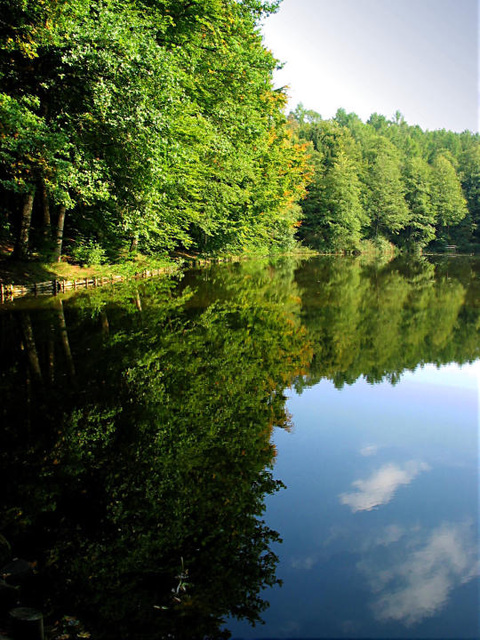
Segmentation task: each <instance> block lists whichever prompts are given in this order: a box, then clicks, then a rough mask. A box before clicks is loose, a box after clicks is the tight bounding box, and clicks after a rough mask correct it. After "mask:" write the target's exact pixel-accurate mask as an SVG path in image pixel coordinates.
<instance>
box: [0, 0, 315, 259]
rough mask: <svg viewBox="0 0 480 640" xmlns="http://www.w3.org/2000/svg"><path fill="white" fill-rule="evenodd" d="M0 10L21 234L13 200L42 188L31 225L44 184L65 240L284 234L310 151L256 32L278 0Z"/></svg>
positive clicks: (218, 244) (8, 171) (5, 118)
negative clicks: (63, 212) (286, 111)
mask: <svg viewBox="0 0 480 640" xmlns="http://www.w3.org/2000/svg"><path fill="white" fill-rule="evenodd" d="M3 5H5V16H6V19H5V22H3V19H2V24H3V27H0V36H1V37H2V38H3V41H2V43H3V44H5V45H6V46H5V47H3V49H2V53H1V54H0V79H1V80H2V90H3V91H4V93H3V94H2V103H1V106H0V116H1V119H0V138H1V139H2V141H3V142H2V148H1V149H0V188H1V189H3V193H4V194H5V195H6V196H7V198H10V199H11V205H10V203H9V207H8V209H7V210H6V212H5V213H4V214H3V215H4V217H5V218H6V221H10V222H11V226H12V228H13V229H14V230H16V231H17V233H20V230H21V229H23V231H25V226H29V225H30V221H29V220H27V219H26V218H23V219H21V218H20V216H19V213H18V208H17V202H16V200H15V197H14V195H13V194H16V193H22V194H25V193H36V194H37V195H36V196H35V202H34V208H33V217H32V222H31V224H32V225H33V227H34V228H35V229H39V228H41V227H42V226H44V225H46V224H47V225H48V224H49V222H48V216H47V215H46V214H45V205H44V204H42V202H41V201H40V198H39V197H38V194H39V193H44V192H45V193H46V196H47V201H48V202H49V203H50V205H51V209H52V214H53V215H52V221H53V225H55V224H56V217H57V213H58V206H60V205H61V206H66V207H67V209H68V215H67V217H66V230H65V233H66V235H67V237H69V238H71V239H72V240H74V241H75V240H76V239H77V236H78V237H85V238H99V239H100V242H101V243H102V245H103V246H105V248H106V249H108V251H109V252H110V253H111V254H113V253H115V252H118V251H119V250H120V248H121V247H123V246H124V245H125V244H126V243H128V242H129V241H135V242H136V243H137V244H138V247H139V249H140V250H142V251H144V252H147V253H148V252H156V251H161V252H165V251H173V250H175V249H179V248H180V249H185V248H193V249H196V250H201V251H220V250H222V249H224V248H226V247H233V246H235V247H236V248H237V249H240V250H241V249H242V247H247V246H249V245H250V244H252V242H253V243H257V244H260V243H261V244H262V246H264V247H269V246H270V245H273V246H278V245H282V244H283V243H284V242H285V238H288V240H287V241H286V242H287V245H288V244H289V243H290V242H291V238H292V237H293V232H294V226H293V225H294V224H295V223H296V218H295V215H294V214H295V212H296V209H295V206H294V205H295V202H296V201H297V200H298V199H299V198H300V197H301V196H302V195H303V189H304V183H305V179H306V175H305V166H304V165H305V158H304V154H303V151H302V150H301V148H299V147H298V145H297V144H296V143H295V141H294V140H293V139H292V137H291V135H290V134H289V132H288V130H287V122H286V118H285V117H284V115H283V113H282V111H283V106H284V103H285V96H284V95H283V94H282V93H279V92H276V91H274V90H273V84H272V74H273V70H274V69H275V67H276V65H277V62H276V60H275V59H274V58H273V56H272V54H271V53H270V52H269V51H267V50H266V49H265V47H264V46H263V44H262V39H261V36H260V33H259V30H258V25H259V20H260V19H263V18H264V17H265V16H266V15H268V14H269V13H271V12H272V11H274V10H275V9H276V7H277V6H278V3H277V2H263V1H260V0H249V1H248V2H247V1H243V2H236V1H235V0H207V1H206V2H201V3H200V2H180V3H179V2H172V1H170V0H156V1H155V2H146V1H145V2H144V1H142V0H127V1H123V0H107V1H105V2H91V1H90V0H82V1H80V2H77V1H75V2H74V1H73V0H66V1H65V2H62V3H58V2H56V0H44V1H42V2H41V3H39V4H38V3H35V2H30V1H28V2H24V3H22V4H20V5H19V3H17V2H16V1H15V0H3ZM39 186H40V187H41V188H40V189H38V187H39ZM56 207H57V208H56ZM59 233H60V235H61V233H62V232H61V231H60V232H59ZM54 235H57V236H58V233H54ZM32 237H34V236H32ZM22 241H23V243H24V244H25V243H27V244H28V242H29V239H28V233H24V237H23V239H22ZM38 248H39V249H41V247H38ZM27 252H28V251H27V248H24V251H23V253H25V254H26V253H27Z"/></svg>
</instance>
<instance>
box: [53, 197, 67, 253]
mask: <svg viewBox="0 0 480 640" xmlns="http://www.w3.org/2000/svg"><path fill="white" fill-rule="evenodd" d="M66 213H67V207H66V206H65V205H64V204H62V206H61V207H60V211H59V212H58V223H57V238H56V246H55V254H54V258H55V261H56V262H60V258H61V257H62V244H63V228H64V226H65V214H66Z"/></svg>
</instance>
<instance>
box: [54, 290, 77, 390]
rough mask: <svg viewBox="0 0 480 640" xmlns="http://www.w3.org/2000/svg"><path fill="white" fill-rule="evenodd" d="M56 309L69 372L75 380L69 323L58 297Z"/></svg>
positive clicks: (72, 379)
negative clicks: (68, 329)
mask: <svg viewBox="0 0 480 640" xmlns="http://www.w3.org/2000/svg"><path fill="white" fill-rule="evenodd" d="M56 310H57V318H58V324H59V325H60V338H61V341H62V346H63V352H64V354H65V360H66V361H67V368H68V373H69V376H70V379H71V381H72V382H74V381H75V365H74V363H73V356H72V352H71V350H70V342H69V340H68V331H67V323H66V322H65V314H64V312H63V302H62V301H61V300H59V299H58V298H57V300H56Z"/></svg>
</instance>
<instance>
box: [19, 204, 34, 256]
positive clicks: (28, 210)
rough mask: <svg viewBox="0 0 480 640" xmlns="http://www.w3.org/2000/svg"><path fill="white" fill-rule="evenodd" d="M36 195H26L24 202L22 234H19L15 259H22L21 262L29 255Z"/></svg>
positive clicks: (21, 224) (21, 222)
mask: <svg viewBox="0 0 480 640" xmlns="http://www.w3.org/2000/svg"><path fill="white" fill-rule="evenodd" d="M34 195H35V192H33V193H26V194H25V197H24V200H23V207H22V219H21V221H20V232H19V234H18V239H17V246H16V247H15V257H16V258H20V260H24V259H25V258H26V257H27V255H28V244H29V238H30V226H31V222H32V209H33V198H34Z"/></svg>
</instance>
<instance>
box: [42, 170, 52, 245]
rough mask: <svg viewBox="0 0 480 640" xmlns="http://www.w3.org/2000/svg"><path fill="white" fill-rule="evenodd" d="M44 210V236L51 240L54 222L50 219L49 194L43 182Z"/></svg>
mask: <svg viewBox="0 0 480 640" xmlns="http://www.w3.org/2000/svg"><path fill="white" fill-rule="evenodd" d="M41 194H42V208H43V235H44V236H45V238H49V237H50V235H51V233H52V220H51V217H50V203H49V202H48V193H47V187H46V186H45V182H44V181H43V180H42V187H41Z"/></svg>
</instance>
